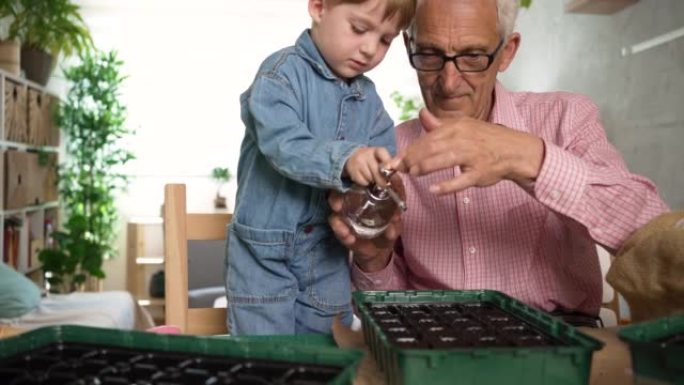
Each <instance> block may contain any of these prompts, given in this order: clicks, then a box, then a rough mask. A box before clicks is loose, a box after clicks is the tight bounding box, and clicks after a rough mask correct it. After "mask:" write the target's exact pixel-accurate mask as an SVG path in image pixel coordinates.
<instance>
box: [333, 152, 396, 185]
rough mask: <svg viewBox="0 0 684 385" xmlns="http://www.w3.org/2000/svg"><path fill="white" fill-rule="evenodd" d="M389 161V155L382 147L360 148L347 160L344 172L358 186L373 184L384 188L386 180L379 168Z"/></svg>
mask: <svg viewBox="0 0 684 385" xmlns="http://www.w3.org/2000/svg"><path fill="white" fill-rule="evenodd" d="M391 159H392V157H391V156H390V153H389V152H388V151H387V150H386V149H385V148H383V147H361V148H359V149H358V150H356V151H354V153H353V154H352V155H351V156H350V157H349V159H347V163H346V164H345V165H344V171H345V173H346V175H347V176H349V177H350V178H351V180H352V181H354V183H356V184H358V185H361V186H368V185H369V184H370V183H372V182H375V184H378V185H380V186H385V185H386V184H387V179H385V177H384V176H383V175H382V174H381V173H380V167H381V166H382V165H384V164H386V163H388V162H389V161H390V160H391Z"/></svg>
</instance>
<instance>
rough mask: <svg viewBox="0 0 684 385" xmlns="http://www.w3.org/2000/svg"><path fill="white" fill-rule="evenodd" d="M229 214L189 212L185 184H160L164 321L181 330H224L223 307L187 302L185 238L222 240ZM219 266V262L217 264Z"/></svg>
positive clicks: (219, 332)
mask: <svg viewBox="0 0 684 385" xmlns="http://www.w3.org/2000/svg"><path fill="white" fill-rule="evenodd" d="M231 218H232V215H231V214H227V213H208V214H194V213H193V214H189V213H187V210H186V200H185V185H184V184H167V185H166V186H165V187H164V254H165V261H164V265H165V266H164V271H165V272H164V275H165V277H164V278H165V294H166V295H165V296H166V310H165V316H166V324H167V325H175V326H178V327H180V328H181V332H182V333H184V334H196V335H213V334H227V333H228V330H227V327H226V309H225V308H190V307H189V306H188V241H189V240H198V241H209V240H225V239H226V226H227V225H228V223H230V220H231ZM221 266H223V265H221Z"/></svg>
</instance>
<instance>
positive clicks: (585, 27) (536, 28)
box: [501, 0, 684, 209]
mask: <svg viewBox="0 0 684 385" xmlns="http://www.w3.org/2000/svg"><path fill="white" fill-rule="evenodd" d="M562 3H564V1H545V0H535V1H534V2H533V4H532V8H530V9H529V10H527V11H523V12H521V14H520V18H519V22H518V30H519V31H520V32H521V33H522V46H521V49H520V51H519V53H518V57H517V58H516V60H515V61H514V63H513V65H512V67H511V68H510V69H509V71H507V72H506V73H505V74H504V76H502V77H501V79H503V81H504V82H505V84H506V85H507V86H508V87H510V88H512V89H515V90H533V91H546V90H567V91H573V92H581V93H584V94H586V95H589V96H590V97H591V98H592V99H593V100H594V101H595V102H596V103H597V104H598V106H599V108H600V110H601V115H602V118H603V122H604V126H605V129H606V132H607V134H608V138H609V140H610V141H611V142H612V143H613V144H614V145H615V146H616V147H617V148H618V149H619V150H620V152H621V153H622V154H623V156H624V158H625V160H626V162H627V164H628V166H629V167H630V169H631V170H632V171H633V172H636V173H639V174H642V175H645V176H647V177H648V178H650V179H651V180H653V181H654V182H655V183H656V185H657V186H658V188H659V190H660V193H661V195H662V196H663V198H664V199H665V201H666V202H667V203H668V204H669V205H670V207H671V208H672V209H684V173H683V172H682V169H683V167H684V151H682V146H683V145H684V108H682V105H683V104H684V37H680V38H679V39H677V40H674V41H671V42H668V43H666V44H664V45H661V46H657V47H655V48H652V49H649V50H647V51H644V52H641V53H638V54H635V55H629V56H624V57H623V56H622V55H621V50H622V48H623V47H629V46H632V45H634V44H637V43H640V42H643V41H645V40H649V39H651V38H654V37H656V36H660V35H662V34H665V33H667V32H670V31H673V30H677V29H680V28H683V27H684V1H681V0H640V1H639V2H637V3H636V4H634V5H633V6H630V7H627V8H625V9H624V10H622V11H620V12H618V13H616V14H613V15H608V16H603V15H584V14H565V13H563V4H562Z"/></svg>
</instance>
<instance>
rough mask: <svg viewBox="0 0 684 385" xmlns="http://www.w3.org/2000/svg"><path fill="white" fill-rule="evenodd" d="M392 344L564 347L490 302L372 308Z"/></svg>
mask: <svg viewBox="0 0 684 385" xmlns="http://www.w3.org/2000/svg"><path fill="white" fill-rule="evenodd" d="M368 307H369V309H370V313H371V317H372V318H373V319H375V321H376V322H377V323H378V324H379V325H380V328H381V329H382V331H383V333H385V335H386V336H387V337H388V338H389V340H390V341H391V343H392V344H394V345H395V346H397V347H399V348H402V349H403V348H408V349H449V348H463V347H523V346H525V347H528V346H548V345H562V342H561V341H558V340H557V339H555V338H553V337H551V336H549V335H546V334H545V333H542V332H540V331H539V330H537V329H535V328H534V327H533V326H532V325H530V324H529V323H527V322H525V321H524V320H522V319H520V318H518V317H516V316H515V315H513V314H510V313H508V312H506V311H504V310H503V309H501V308H499V307H497V306H496V305H494V304H493V303H488V302H468V303H434V304H430V303H425V304H368Z"/></svg>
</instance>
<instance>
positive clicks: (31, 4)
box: [9, 0, 94, 85]
mask: <svg viewBox="0 0 684 385" xmlns="http://www.w3.org/2000/svg"><path fill="white" fill-rule="evenodd" d="M10 1H11V0H10ZM14 1H15V2H18V6H15V7H14V8H13V9H15V10H16V13H15V14H14V15H13V16H14V17H13V20H12V22H11V23H10V26H9V39H10V40H13V39H18V40H19V41H21V68H22V69H23V70H24V71H25V72H26V77H27V78H28V79H30V80H33V81H35V82H36V83H39V84H41V85H45V84H47V81H48V79H49V78H50V74H51V73H52V70H53V68H54V65H55V63H56V61H57V59H58V57H59V56H60V55H63V56H65V57H68V56H71V55H73V54H78V55H82V54H84V53H86V52H88V51H90V50H91V49H92V48H93V47H94V46H93V40H92V38H91V36H90V31H89V30H88V27H87V25H86V24H85V22H84V21H83V18H82V17H81V15H80V13H79V6H78V5H76V4H75V3H74V2H73V1H72V0H49V1H48V0H14Z"/></svg>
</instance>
